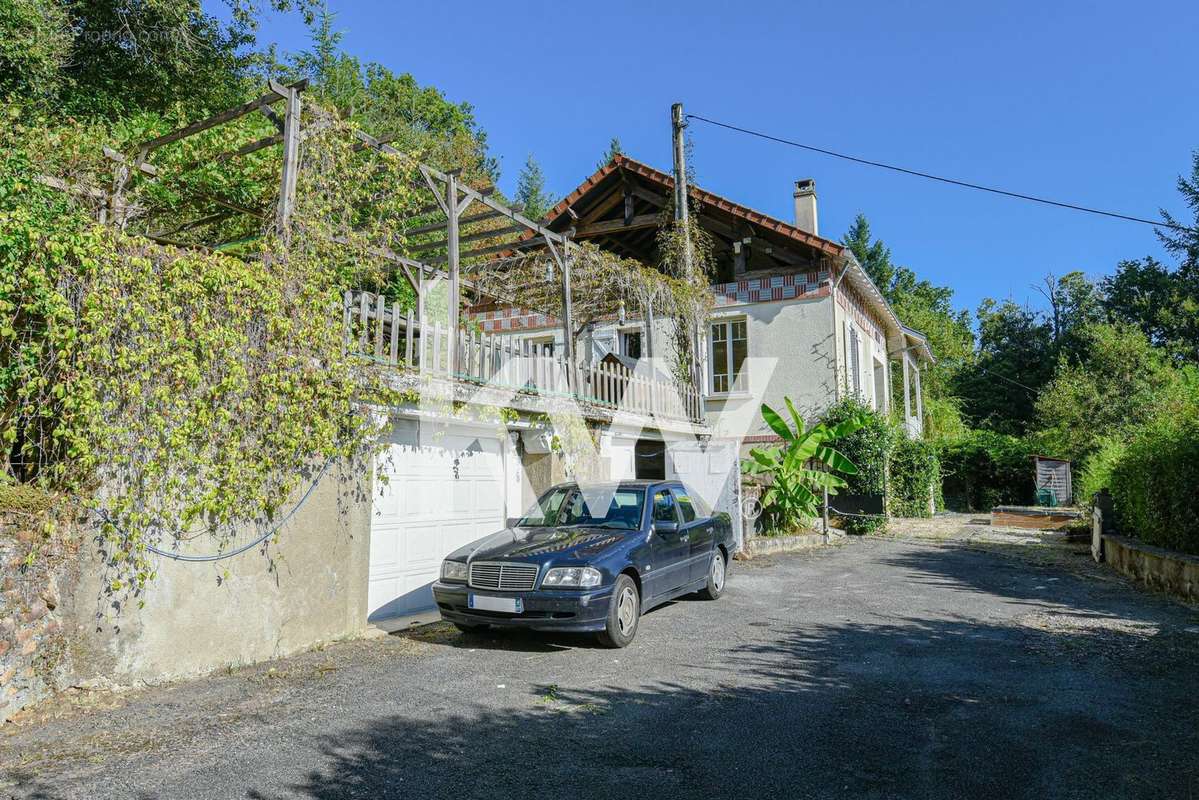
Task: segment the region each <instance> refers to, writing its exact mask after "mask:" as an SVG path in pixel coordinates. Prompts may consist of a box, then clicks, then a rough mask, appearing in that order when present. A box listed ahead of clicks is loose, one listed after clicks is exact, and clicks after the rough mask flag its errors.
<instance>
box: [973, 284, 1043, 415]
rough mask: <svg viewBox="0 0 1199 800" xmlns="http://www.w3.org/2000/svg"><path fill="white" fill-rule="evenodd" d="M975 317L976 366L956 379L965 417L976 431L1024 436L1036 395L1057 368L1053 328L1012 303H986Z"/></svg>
mask: <svg viewBox="0 0 1199 800" xmlns="http://www.w3.org/2000/svg"><path fill="white" fill-rule="evenodd" d="M977 317H978V333H979V337H978V351H977V353H976V356H975V359H974V362H973V363H972V364H971V365H970V367H969V368H968V369H963V370H961V371H960V372H959V373H958V374H957V375H956V376H955V379H954V384H955V385H954V388H955V390H956V392H957V393H958V395H959V396H960V397H961V398H962V412H963V413H964V414H965V416H966V418H967V419H968V420H969V421H970V423H971V424H972V425H974V426H976V427H985V428H987V429H989V430H994V431H999V432H1001V433H1006V434H1010V435H1014V436H1022V435H1024V433H1026V432H1027V431H1028V430H1029V429H1030V427H1031V425H1032V422H1033V419H1034V416H1035V411H1036V393H1037V392H1038V391H1040V388H1041V387H1042V386H1044V385H1045V384H1046V383H1048V382H1049V380H1050V378H1052V376H1053V371H1054V368H1055V366H1056V365H1057V355H1056V353H1055V352H1054V349H1053V329H1052V326H1051V325H1050V324H1049V323H1048V322H1047V321H1046V320H1045V319H1044V316H1043V315H1042V314H1040V313H1038V312H1035V311H1033V310H1032V309H1029V308H1026V307H1023V306H1019V305H1016V304H1015V303H1013V302H1012V301H1011V300H1005V301H1004V302H1002V303H996V302H995V301H994V300H990V299H988V300H984V301H983V302H982V304H981V305H980V306H979V308H978V312H977Z"/></svg>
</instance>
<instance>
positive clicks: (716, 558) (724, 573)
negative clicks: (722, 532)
mask: <svg viewBox="0 0 1199 800" xmlns="http://www.w3.org/2000/svg"><path fill="white" fill-rule="evenodd" d="M728 575H729V564H728V562H727V561H725V560H724V551H723V550H721V549H720V548H719V547H717V548H716V549H715V550H713V551H712V562H711V564H709V565H708V580H707V582H706V583H705V584H704V588H702V589H700V590H699V596H700V597H702V598H703V599H704V600H715V599H717V598H718V597H720V595H721V593H723V592H724V582H725V580H726V579H727V578H728Z"/></svg>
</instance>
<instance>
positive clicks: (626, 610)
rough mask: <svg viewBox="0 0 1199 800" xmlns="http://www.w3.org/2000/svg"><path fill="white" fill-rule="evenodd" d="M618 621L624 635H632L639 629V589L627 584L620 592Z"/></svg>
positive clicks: (617, 609) (617, 606)
mask: <svg viewBox="0 0 1199 800" xmlns="http://www.w3.org/2000/svg"><path fill="white" fill-rule="evenodd" d="M616 622H617V624H618V625H620V632H621V634H623V635H624V636H630V635H632V633H633V631H634V630H636V629H637V591H636V590H635V589H634V588H633V587H632V586H626V587H624V589H623V590H622V591H621V592H620V599H619V600H617V601H616Z"/></svg>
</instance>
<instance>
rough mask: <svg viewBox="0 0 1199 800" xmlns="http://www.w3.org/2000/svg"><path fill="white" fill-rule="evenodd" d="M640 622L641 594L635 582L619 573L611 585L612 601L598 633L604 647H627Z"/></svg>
mask: <svg viewBox="0 0 1199 800" xmlns="http://www.w3.org/2000/svg"><path fill="white" fill-rule="evenodd" d="M640 622H641V595H640V593H638V591H637V584H635V583H633V579H632V578H630V577H629V576H628V575H619V576H617V578H616V585H615V586H614V587H612V602H611V603H610V604H609V607H608V619H607V621H606V622H605V624H604V630H603V631H602V632H601V633H600V634H599V636H598V638H599V641H600V644H602V645H603V646H604V647H613V648H616V647H627V646H628V644H629V642H631V641H633V637H634V636H636V635H637V626H638V625H639V624H640Z"/></svg>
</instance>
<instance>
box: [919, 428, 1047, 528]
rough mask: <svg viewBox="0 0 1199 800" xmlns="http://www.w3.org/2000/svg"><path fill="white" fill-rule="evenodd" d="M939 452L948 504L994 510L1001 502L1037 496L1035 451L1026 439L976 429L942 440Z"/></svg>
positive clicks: (1016, 502)
mask: <svg viewBox="0 0 1199 800" xmlns="http://www.w3.org/2000/svg"><path fill="white" fill-rule="evenodd" d="M938 455H939V456H940V460H941V473H942V476H943V481H942V492H943V494H944V497H945V505H946V507H947V508H950V509H952V510H954V511H990V510H991V509H992V508H994V507H995V506H998V505H1031V504H1032V503H1033V502H1034V500H1035V496H1034V495H1035V481H1034V476H1033V465H1032V460H1031V457H1032V455H1033V452H1032V448H1031V446H1030V445H1029V444H1028V443H1027V442H1025V441H1024V440H1023V439H1018V438H1016V437H1015V436H1008V435H1005V434H1002V433H994V432H991V431H981V430H975V431H970V432H969V433H968V434H967V435H966V436H963V437H961V438H959V439H951V440H947V441H943V442H941V443H940V445H939V452H938Z"/></svg>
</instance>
